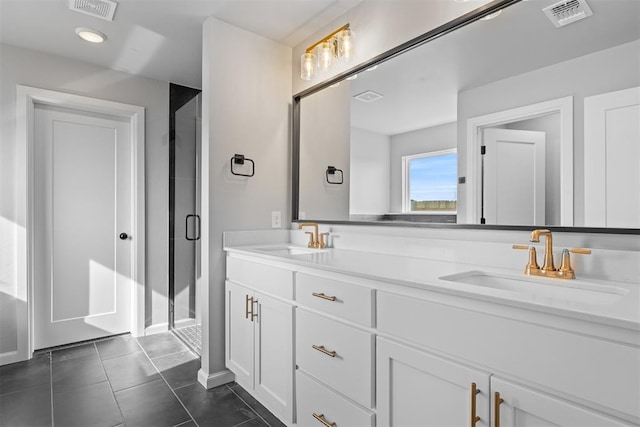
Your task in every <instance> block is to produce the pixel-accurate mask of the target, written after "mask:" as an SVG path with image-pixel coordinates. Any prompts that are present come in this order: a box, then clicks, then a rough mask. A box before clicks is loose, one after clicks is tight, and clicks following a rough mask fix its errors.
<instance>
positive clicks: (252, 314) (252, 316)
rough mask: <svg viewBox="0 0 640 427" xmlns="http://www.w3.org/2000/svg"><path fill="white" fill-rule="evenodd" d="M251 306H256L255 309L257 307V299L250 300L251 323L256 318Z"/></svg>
mask: <svg viewBox="0 0 640 427" xmlns="http://www.w3.org/2000/svg"><path fill="white" fill-rule="evenodd" d="M253 304H255V305H256V308H257V307H258V299H257V298H251V321H252V322H253V319H255V318H256V317H258V313H255V312H254V311H253Z"/></svg>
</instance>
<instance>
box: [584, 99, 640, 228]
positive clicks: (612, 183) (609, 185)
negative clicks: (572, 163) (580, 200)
mask: <svg viewBox="0 0 640 427" xmlns="http://www.w3.org/2000/svg"><path fill="white" fill-rule="evenodd" d="M584 116H585V132H584V135H585V140H584V146H585V147H584V148H585V150H584V163H585V170H584V179H585V195H584V201H585V225H586V226H587V227H619V228H640V168H638V165H640V87H633V88H630V89H625V90H619V91H614V92H608V93H604V94H600V95H595V96H590V97H586V98H585V100H584Z"/></svg>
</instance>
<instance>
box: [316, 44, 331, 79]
mask: <svg viewBox="0 0 640 427" xmlns="http://www.w3.org/2000/svg"><path fill="white" fill-rule="evenodd" d="M334 56H335V48H334V45H333V41H332V40H328V41H325V42H322V43H320V44H319V45H318V68H319V69H320V71H321V72H323V73H324V72H326V71H329V70H330V69H331V66H332V65H333V57H334Z"/></svg>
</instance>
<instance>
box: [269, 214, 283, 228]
mask: <svg viewBox="0 0 640 427" xmlns="http://www.w3.org/2000/svg"><path fill="white" fill-rule="evenodd" d="M271 228H282V214H281V213H280V211H273V212H271Z"/></svg>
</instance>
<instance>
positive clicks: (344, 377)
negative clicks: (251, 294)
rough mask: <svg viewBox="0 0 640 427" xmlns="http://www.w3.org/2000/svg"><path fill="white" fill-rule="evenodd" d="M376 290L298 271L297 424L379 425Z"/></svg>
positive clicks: (371, 426)
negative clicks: (375, 409)
mask: <svg viewBox="0 0 640 427" xmlns="http://www.w3.org/2000/svg"><path fill="white" fill-rule="evenodd" d="M373 295H374V290H373V289H371V288H368V287H365V286H360V285H356V284H354V283H351V282H349V281H348V279H347V280H340V278H338V279H336V278H335V277H327V276H320V275H317V276H316V275H310V274H305V273H297V274H296V303H297V304H298V307H297V308H296V364H297V367H298V370H297V373H296V386H297V390H296V401H297V417H296V419H297V424H298V425H300V426H308V425H318V426H321V425H322V424H324V425H331V423H335V425H337V426H350V427H358V426H367V427H373V426H374V425H375V424H374V420H375V418H374V414H373V411H372V408H373V407H374V404H375V398H374V387H375V384H374V378H375V376H374V370H375V351H374V345H375V335H374V334H373V333H372V332H371V330H370V329H367V328H366V327H370V326H371V325H372V322H373V317H372V314H373V300H374V298H373ZM363 326H364V327H363Z"/></svg>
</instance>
